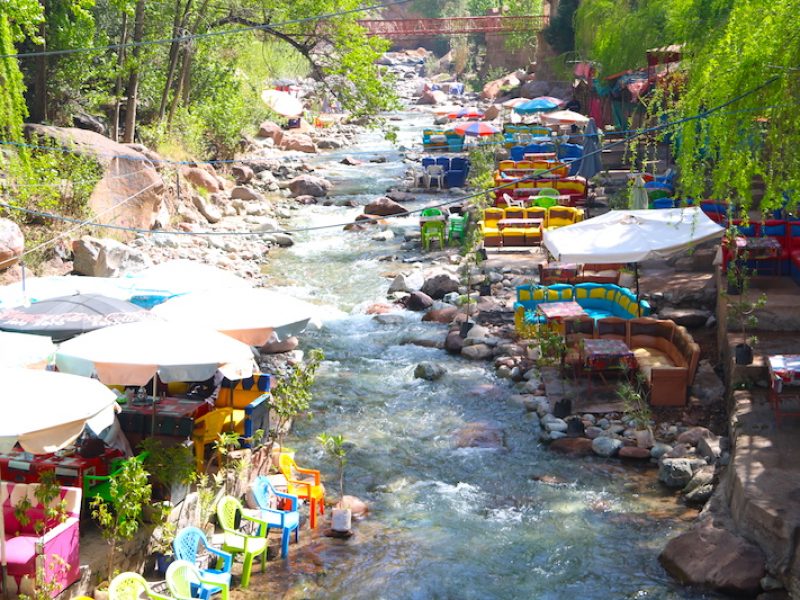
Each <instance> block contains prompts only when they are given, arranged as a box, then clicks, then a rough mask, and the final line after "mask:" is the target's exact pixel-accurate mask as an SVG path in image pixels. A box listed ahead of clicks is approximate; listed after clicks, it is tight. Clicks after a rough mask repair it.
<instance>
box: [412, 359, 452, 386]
mask: <svg viewBox="0 0 800 600" xmlns="http://www.w3.org/2000/svg"><path fill="white" fill-rule="evenodd" d="M444 374H445V370H444V367H442V366H441V365H437V364H435V363H432V362H421V363H419V364H418V365H417V366H416V368H415V369H414V377H415V378H417V379H425V380H426V381H436V380H437V379H441V378H442V376H443V375H444Z"/></svg>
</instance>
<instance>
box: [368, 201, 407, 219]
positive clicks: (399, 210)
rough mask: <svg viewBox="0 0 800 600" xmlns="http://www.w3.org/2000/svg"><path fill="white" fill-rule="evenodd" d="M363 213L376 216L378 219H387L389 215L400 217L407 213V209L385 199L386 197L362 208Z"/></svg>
mask: <svg viewBox="0 0 800 600" xmlns="http://www.w3.org/2000/svg"><path fill="white" fill-rule="evenodd" d="M364 212H365V213H367V214H370V215H377V216H379V217H388V216H391V215H401V214H405V213H407V212H408V209H407V208H406V207H405V206H403V205H402V204H399V203H398V202H395V201H394V200H391V199H389V198H387V197H386V196H382V197H380V198H378V199H376V200H373V201H372V202H370V203H369V204H367V205H366V206H365V207H364Z"/></svg>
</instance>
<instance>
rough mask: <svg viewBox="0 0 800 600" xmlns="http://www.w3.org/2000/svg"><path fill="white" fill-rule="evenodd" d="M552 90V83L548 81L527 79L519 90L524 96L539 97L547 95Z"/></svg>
mask: <svg viewBox="0 0 800 600" xmlns="http://www.w3.org/2000/svg"><path fill="white" fill-rule="evenodd" d="M549 92H550V84H549V83H548V82H547V81H536V80H535V79H534V80H532V81H526V82H525V83H523V84H522V87H521V88H520V90H519V95H520V96H521V97H522V98H538V97H539V96H546V95H547V94H548V93H549Z"/></svg>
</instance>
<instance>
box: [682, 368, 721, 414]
mask: <svg viewBox="0 0 800 600" xmlns="http://www.w3.org/2000/svg"><path fill="white" fill-rule="evenodd" d="M689 393H690V394H691V395H692V396H694V397H695V398H697V399H698V400H700V404H702V405H703V406H710V405H712V404H721V403H722V402H723V400H724V398H725V384H724V383H723V382H722V380H721V379H720V378H719V377H718V376H717V373H716V372H715V371H714V367H712V366H711V363H709V362H708V361H707V360H701V361H700V364H699V365H698V367H697V373H696V374H695V376H694V382H693V383H692V387H691V388H690V391H689Z"/></svg>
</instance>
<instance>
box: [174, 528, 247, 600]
mask: <svg viewBox="0 0 800 600" xmlns="http://www.w3.org/2000/svg"><path fill="white" fill-rule="evenodd" d="M200 548H203V549H204V550H205V551H206V552H208V553H209V554H211V555H215V556H216V557H217V561H216V568H214V569H201V570H200V578H201V579H202V580H203V581H204V582H207V583H211V584H214V585H218V586H219V587H220V589H221V590H222V598H223V600H227V598H228V591H229V590H230V587H231V566H232V565H233V555H231V554H230V553H229V552H225V551H224V550H219V549H217V548H214V547H213V546H210V545H209V543H208V539H207V538H206V534H205V533H203V532H202V531H201V530H200V529H198V528H197V527H186V528H185V529H181V530H180V531H179V532H178V533H177V535H176V536H175V539H174V540H173V542H172V549H173V550H174V551H175V558H176V559H177V560H185V561H186V562H189V563H192V564H196V563H197V554H198V550H199V549H200Z"/></svg>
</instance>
